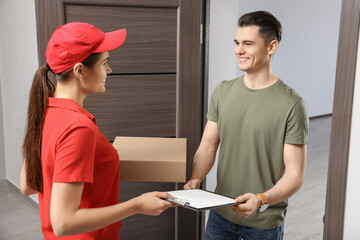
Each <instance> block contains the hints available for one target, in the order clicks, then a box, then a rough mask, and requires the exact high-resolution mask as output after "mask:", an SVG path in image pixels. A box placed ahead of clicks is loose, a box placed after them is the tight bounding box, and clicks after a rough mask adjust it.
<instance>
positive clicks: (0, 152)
mask: <svg viewBox="0 0 360 240" xmlns="http://www.w3.org/2000/svg"><path fill="white" fill-rule="evenodd" d="M0 8H1V3H0ZM0 33H1V28H0ZM0 45H1V40H0ZM0 56H1V51H0ZM0 65H1V61H0ZM0 76H1V73H0ZM0 94H1V77H0ZM1 96H2V94H1V95H0V179H3V178H5V176H6V171H5V145H4V123H3V114H2V102H3V101H2V99H1Z"/></svg>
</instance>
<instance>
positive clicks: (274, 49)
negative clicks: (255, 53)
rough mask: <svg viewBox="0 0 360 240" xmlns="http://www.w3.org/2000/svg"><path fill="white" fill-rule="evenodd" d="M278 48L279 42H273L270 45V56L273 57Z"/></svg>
mask: <svg viewBox="0 0 360 240" xmlns="http://www.w3.org/2000/svg"><path fill="white" fill-rule="evenodd" d="M278 46H279V42H278V41H277V40H272V41H271V42H270V43H269V44H268V52H269V55H271V56H272V55H274V54H275V52H276V49H277V47H278Z"/></svg>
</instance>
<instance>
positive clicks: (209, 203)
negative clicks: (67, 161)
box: [166, 189, 237, 211]
mask: <svg viewBox="0 0 360 240" xmlns="http://www.w3.org/2000/svg"><path fill="white" fill-rule="evenodd" d="M168 193H169V194H170V195H172V196H174V198H173V199H166V200H167V201H169V202H171V203H174V204H177V205H179V206H182V207H185V208H189V209H191V210H194V211H204V210H208V209H212V208H218V207H224V206H230V205H236V204H237V203H236V201H235V199H234V198H231V197H227V196H224V195H220V194H217V193H214V192H210V191H205V190H202V189H190V190H177V191H170V192H168Z"/></svg>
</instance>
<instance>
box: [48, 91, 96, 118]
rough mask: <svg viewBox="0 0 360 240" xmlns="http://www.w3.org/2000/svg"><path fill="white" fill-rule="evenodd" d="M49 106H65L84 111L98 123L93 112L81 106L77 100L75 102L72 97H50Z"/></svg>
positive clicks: (80, 111)
mask: <svg viewBox="0 0 360 240" xmlns="http://www.w3.org/2000/svg"><path fill="white" fill-rule="evenodd" d="M48 106H49V107H58V108H65V109H69V110H72V111H75V112H79V113H82V114H84V115H85V116H86V117H88V118H89V119H90V120H91V121H93V122H94V123H95V124H96V119H95V117H94V116H93V115H92V114H91V113H89V112H88V111H86V110H85V109H84V108H83V107H81V106H80V105H79V104H78V103H77V102H75V101H74V100H72V99H68V98H53V97H49V102H48Z"/></svg>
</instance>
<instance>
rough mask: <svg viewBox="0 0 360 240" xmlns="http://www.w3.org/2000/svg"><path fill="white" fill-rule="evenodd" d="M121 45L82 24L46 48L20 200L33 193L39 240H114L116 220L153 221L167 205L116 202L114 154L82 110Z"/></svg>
mask: <svg viewBox="0 0 360 240" xmlns="http://www.w3.org/2000/svg"><path fill="white" fill-rule="evenodd" d="M125 38H126V30H125V29H122V30H117V31H114V32H110V33H104V32H102V31H101V30H99V29H97V28H96V27H94V26H92V25H90V24H87V23H78V22H74V23H68V24H65V25H63V26H59V27H58V29H57V30H56V31H55V32H54V33H53V35H52V37H51V39H50V41H49V43H48V46H47V50H46V59H47V63H46V64H45V65H43V66H42V67H40V68H39V69H38V70H37V72H36V74H35V76H34V80H33V84H32V87H31V91H30V97H29V108H28V122H27V132H26V136H25V140H24V144H23V155H24V162H23V166H22V170H21V175H20V185H21V191H22V192H23V194H24V195H30V194H34V193H38V196H39V207H40V218H41V227H42V231H43V234H44V236H45V239H58V237H59V236H69V235H75V236H69V237H65V238H62V239H119V232H120V231H119V228H120V227H121V222H120V220H122V219H124V218H126V217H129V216H131V215H134V214H145V215H159V214H160V213H162V212H163V211H164V210H165V209H167V208H168V207H171V206H173V205H172V204H170V203H169V202H167V201H164V200H162V199H161V198H170V197H171V196H170V195H169V194H167V193H161V192H152V193H146V194H143V195H141V196H139V197H136V198H133V199H131V200H129V201H127V202H124V203H120V204H119V203H118V189H119V174H120V171H119V157H118V154H117V151H116V150H115V149H114V148H113V147H112V145H111V144H110V143H109V141H108V140H107V139H106V138H105V137H104V136H103V135H102V134H101V133H100V130H99V128H98V127H97V126H96V124H95V123H96V120H95V118H94V117H93V116H92V115H91V114H90V113H88V112H87V111H86V110H85V109H84V108H82V106H83V102H84V100H85V98H86V96H87V95H88V94H89V93H104V92H105V83H106V76H107V74H109V73H111V68H110V67H109V65H108V61H109V53H108V51H110V50H113V49H115V48H117V47H120V46H121V45H122V44H123V43H124V41H125ZM49 71H50V72H53V73H54V74H55V78H56V80H57V85H56V88H55V87H54V86H53V85H52V83H51V82H50V80H49V79H48V77H47V74H48V72H49Z"/></svg>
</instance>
